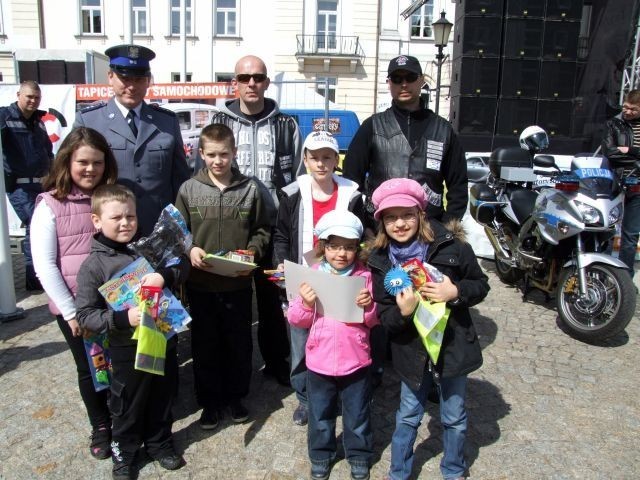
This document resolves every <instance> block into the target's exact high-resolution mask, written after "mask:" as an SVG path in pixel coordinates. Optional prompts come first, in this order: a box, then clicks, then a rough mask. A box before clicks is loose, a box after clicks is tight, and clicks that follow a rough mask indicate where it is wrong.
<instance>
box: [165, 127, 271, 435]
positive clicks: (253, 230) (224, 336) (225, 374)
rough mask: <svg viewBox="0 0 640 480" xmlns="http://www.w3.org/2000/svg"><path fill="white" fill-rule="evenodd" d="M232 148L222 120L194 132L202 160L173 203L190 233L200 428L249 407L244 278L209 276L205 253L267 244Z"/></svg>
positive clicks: (253, 184)
mask: <svg viewBox="0 0 640 480" xmlns="http://www.w3.org/2000/svg"><path fill="white" fill-rule="evenodd" d="M236 151H237V149H236V146H235V140H234V136H233V132H232V131H231V129H230V128H229V127H227V126H225V125H222V124H212V125H209V126H207V127H205V128H204V129H203V130H202V133H201V134H200V156H201V157H202V159H203V160H204V162H205V167H204V168H202V169H201V170H200V171H199V172H197V173H196V174H195V176H194V177H193V178H192V179H191V180H188V181H186V182H185V183H183V184H182V186H181V187H180V190H179V192H178V198H177V200H176V208H177V209H178V210H179V211H180V213H181V214H182V216H183V217H184V219H185V220H186V222H187V226H188V227H189V230H190V231H191V233H192V234H193V247H192V248H191V251H190V258H191V265H192V266H193V267H195V268H193V269H192V270H191V274H190V276H189V279H188V280H187V295H188V298H189V303H190V305H191V317H192V319H193V320H192V322H191V353H192V355H193V371H194V383H195V391H196V398H197V400H198V404H199V405H200V406H201V407H202V409H203V410H202V415H201V417H200V427H201V428H203V429H205V430H212V429H214V428H216V427H217V426H218V422H219V418H220V416H221V409H222V408H224V407H227V406H228V407H229V409H230V411H231V420H232V421H234V422H236V423H242V422H245V421H246V420H247V419H248V418H249V412H248V411H247V409H246V408H245V407H244V405H243V404H242V402H241V399H242V398H243V397H245V396H246V395H247V394H248V393H249V381H250V378H251V354H252V350H253V346H252V340H251V323H252V322H251V316H252V315H251V314H252V296H253V291H252V287H251V282H252V278H251V275H250V272H249V271H247V272H244V273H245V274H242V275H238V276H235V277H229V276H222V275H218V274H216V270H215V267H212V266H211V265H209V264H208V263H207V262H206V261H205V256H206V255H207V253H216V252H220V251H230V250H238V249H242V250H249V251H251V252H252V253H253V255H254V260H256V261H257V260H258V259H259V258H260V257H261V256H262V255H264V253H265V251H266V249H267V246H268V244H269V236H270V224H271V222H270V219H269V216H268V214H267V210H266V204H265V202H264V201H263V199H262V198H263V197H262V196H261V195H263V194H262V193H261V192H260V185H259V183H260V182H258V181H257V180H255V179H253V178H249V177H247V176H245V175H243V174H241V173H240V171H239V170H238V169H236V168H235V167H233V166H232V162H233V159H234V157H235V155H236Z"/></svg>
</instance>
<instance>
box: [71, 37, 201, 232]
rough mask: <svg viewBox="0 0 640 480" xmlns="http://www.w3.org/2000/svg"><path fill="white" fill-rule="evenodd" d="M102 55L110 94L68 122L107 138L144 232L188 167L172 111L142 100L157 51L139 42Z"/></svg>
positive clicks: (172, 195)
mask: <svg viewBox="0 0 640 480" xmlns="http://www.w3.org/2000/svg"><path fill="white" fill-rule="evenodd" d="M105 54H106V55H107V56H108V57H109V68H110V70H109V73H108V74H107V75H108V78H109V85H111V87H112V88H113V93H114V96H113V97H112V98H111V99H110V100H109V101H108V102H106V103H105V102H99V103H97V104H95V105H91V106H89V107H87V108H85V109H83V110H81V111H80V112H78V114H77V116H76V121H75V123H74V124H73V126H74V127H90V128H93V129H95V130H97V131H99V132H100V133H102V134H103V135H104V137H105V138H106V139H107V141H108V142H109V145H110V147H111V150H112V151H113V155H114V156H115V158H116V161H117V162H118V183H120V184H122V185H124V186H126V187H128V188H129V189H130V190H131V191H132V192H134V193H135V195H136V200H137V205H138V208H137V213H138V225H139V228H138V230H139V232H140V233H141V234H142V235H143V236H146V235H148V234H149V233H151V231H152V230H153V226H154V225H155V223H156V221H157V220H158V216H159V215H160V212H161V211H162V209H163V208H164V207H165V206H167V204H169V203H173V202H175V199H176V196H177V194H178V188H180V185H182V183H183V182H184V181H185V180H187V179H188V178H189V177H190V176H191V169H190V168H189V166H188V165H187V160H186V157H185V153H184V146H183V143H182V136H181V134H180V126H179V125H178V118H177V117H176V114H175V113H173V112H170V111H169V110H166V109H164V108H161V107H159V106H157V105H149V104H147V103H145V101H144V97H145V95H146V94H147V89H148V88H149V85H150V77H151V70H150V68H149V61H150V60H152V59H153V58H155V56H156V54H155V53H154V52H153V51H152V50H150V49H148V48H146V47H142V46H138V45H118V46H116V47H111V48H109V49H107V50H106V51H105Z"/></svg>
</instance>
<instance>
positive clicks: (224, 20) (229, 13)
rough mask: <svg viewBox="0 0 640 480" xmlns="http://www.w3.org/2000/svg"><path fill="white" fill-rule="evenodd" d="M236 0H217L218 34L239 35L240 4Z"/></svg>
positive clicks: (225, 35)
mask: <svg viewBox="0 0 640 480" xmlns="http://www.w3.org/2000/svg"><path fill="white" fill-rule="evenodd" d="M237 3H238V2H237V1H236V0H216V10H215V15H216V35H218V36H221V37H237V36H238V21H237V19H238V5H237Z"/></svg>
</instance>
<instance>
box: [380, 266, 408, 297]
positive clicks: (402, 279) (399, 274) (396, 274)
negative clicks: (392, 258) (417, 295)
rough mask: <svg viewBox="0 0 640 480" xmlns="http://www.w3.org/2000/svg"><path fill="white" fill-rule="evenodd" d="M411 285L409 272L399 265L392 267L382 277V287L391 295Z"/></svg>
mask: <svg viewBox="0 0 640 480" xmlns="http://www.w3.org/2000/svg"><path fill="white" fill-rule="evenodd" d="M410 286H412V283H411V279H410V278H409V274H408V273H407V272H405V271H404V270H403V269H402V268H400V267H394V268H392V269H391V270H389V271H388V272H387V274H386V275H385V277H384V289H385V290H386V291H387V292H388V293H389V294H390V295H393V296H396V295H397V294H398V293H400V292H401V291H402V290H404V289H405V288H407V287H410Z"/></svg>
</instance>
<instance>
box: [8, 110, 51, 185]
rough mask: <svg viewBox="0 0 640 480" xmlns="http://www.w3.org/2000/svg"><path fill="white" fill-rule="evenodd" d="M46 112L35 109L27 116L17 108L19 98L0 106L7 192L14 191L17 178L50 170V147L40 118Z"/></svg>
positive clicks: (49, 141) (37, 175) (37, 174)
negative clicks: (27, 117) (9, 103)
mask: <svg viewBox="0 0 640 480" xmlns="http://www.w3.org/2000/svg"><path fill="white" fill-rule="evenodd" d="M46 113H47V112H45V111H43V110H37V111H36V112H34V113H33V115H32V116H31V117H30V118H29V119H26V118H24V116H23V115H22V112H21V111H20V108H18V102H14V103H12V104H11V105H9V106H8V107H0V130H1V131H2V156H3V165H4V173H5V179H6V180H5V181H6V182H7V184H6V188H7V191H8V192H9V193H11V192H12V191H13V189H14V187H15V180H16V179H17V178H22V177H43V176H44V175H46V174H47V173H49V167H50V165H51V161H52V160H53V147H52V145H51V140H50V139H49V134H48V133H47V129H46V128H45V126H44V122H43V121H42V117H43V116H44V115H45V114H46Z"/></svg>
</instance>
